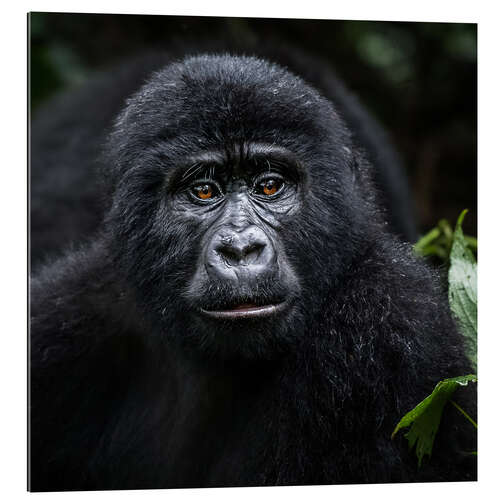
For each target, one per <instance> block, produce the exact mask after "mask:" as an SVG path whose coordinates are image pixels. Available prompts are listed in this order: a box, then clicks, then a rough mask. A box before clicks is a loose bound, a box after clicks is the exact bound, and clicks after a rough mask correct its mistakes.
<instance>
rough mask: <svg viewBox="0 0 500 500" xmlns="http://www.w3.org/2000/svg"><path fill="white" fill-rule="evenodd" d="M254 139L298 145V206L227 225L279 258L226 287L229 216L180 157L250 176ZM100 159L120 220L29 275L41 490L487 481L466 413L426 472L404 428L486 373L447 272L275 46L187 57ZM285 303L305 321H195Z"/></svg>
mask: <svg viewBox="0 0 500 500" xmlns="http://www.w3.org/2000/svg"><path fill="white" fill-rule="evenodd" d="M252 144H261V145H262V144H265V145H271V146H273V147H279V148H284V149H286V150H288V151H289V152H291V153H292V154H293V155H294V158H296V161H297V165H299V166H300V168H299V170H300V169H302V170H301V172H302V173H299V174H297V182H296V191H294V193H295V194H294V196H296V198H294V204H293V206H292V207H286V210H285V209H283V210H277V208H280V206H279V204H278V205H275V206H274V207H275V208H273V210H275V211H274V212H273V213H272V214H271V215H269V217H267V216H262V217H261V219H262V220H261V222H257V218H255V213H254V212H252V211H251V210H250V209H247V208H245V209H243V208H241V209H239V210H241V212H236V213H235V212H234V211H233V212H231V213H229V214H226V215H224V217H226V218H219V219H217V221H218V222H217V224H219V223H220V221H221V220H222V221H225V222H224V225H225V224H226V223H227V224H233V223H235V219H236V218H238V217H240V218H244V219H245V221H246V223H250V222H249V221H251V223H252V224H257V223H260V224H262V227H263V228H264V229H265V231H266V234H267V235H268V236H269V238H270V240H271V241H272V242H273V243H272V244H273V248H275V251H276V259H277V262H278V264H277V266H278V267H277V268H276V269H274V268H272V269H269V276H268V277H267V278H266V277H265V276H261V275H258V276H253V277H252V276H250V278H248V280H247V281H241V287H238V286H236V285H235V284H234V283H230V282H224V281H217V280H214V281H210V280H208V281H207V280H206V277H205V276H204V275H203V274H201V275H200V268H202V267H203V264H204V255H205V249H206V248H207V245H208V243H207V239H209V235H211V234H212V232H213V231H214V229H213V227H214V225H216V224H215V223H212V222H211V221H212V220H213V219H211V218H213V217H214V215H213V214H214V213H215V210H212V211H211V212H203V213H202V212H201V208H199V207H196V206H193V205H192V204H191V205H190V204H189V203H187V202H186V198H185V195H184V194H182V193H184V192H185V191H184V190H179V189H178V188H179V184H178V183H176V180H175V175H174V170H175V169H178V167H179V166H181V165H184V164H186V162H188V160H189V158H191V157H192V156H193V155H196V154H198V155H200V154H204V152H206V151H217V152H220V153H221V154H222V156H223V158H224V162H225V164H226V167H227V168H229V170H230V172H231V173H232V174H231V175H233V174H234V175H235V176H236V175H237V174H236V173H235V172H239V169H240V167H239V165H240V164H244V163H245V161H247V155H248V154H249V150H250V149H251V145H252ZM103 163H104V164H105V166H106V170H105V185H106V189H107V191H105V192H107V193H109V195H108V196H107V197H106V198H105V199H104V200H103V205H102V206H103V207H104V208H103V213H105V214H106V217H105V220H104V222H103V225H102V226H101V228H100V229H99V231H98V232H97V233H96V234H95V235H94V236H93V237H92V238H89V241H88V242H87V243H86V244H85V245H82V246H81V248H80V249H78V250H71V251H68V252H66V255H65V256H64V257H62V258H60V259H59V260H56V261H55V262H54V263H53V264H51V265H46V266H43V267H41V268H40V271H39V272H38V274H37V275H36V277H34V278H33V280H32V290H31V317H32V324H31V346H30V348H31V389H30V390H31V420H30V423H31V463H30V471H31V484H30V488H31V489H32V490H36V491H45V490H73V489H110V488H165V487H198V486H251V485H276V484H331V483H366V482H393V481H418V480H422V481H429V480H430V481H439V480H471V479H474V478H475V462H474V458H473V457H472V456H471V455H468V454H467V453H466V452H467V451H471V450H472V449H474V446H475V444H474V440H473V439H468V435H469V433H468V431H469V429H468V428H467V427H466V426H467V425H468V423H467V422H465V423H463V422H462V420H460V418H461V416H459V415H458V416H457V415H456V412H455V413H453V412H449V414H447V415H446V416H445V418H446V423H445V424H444V425H443V428H442V431H441V432H440V434H439V436H438V439H437V442H436V449H435V452H434V454H433V457H432V459H431V460H430V461H429V460H426V461H425V462H424V465H423V467H422V468H421V469H418V467H417V464H416V459H415V457H414V455H413V453H409V452H408V450H407V449H406V448H407V445H406V441H404V439H403V438H402V437H401V436H398V438H397V439H396V440H394V441H391V439H390V434H391V432H392V430H393V428H394V426H395V425H396V423H397V422H398V420H399V418H400V417H401V416H402V415H403V414H404V413H405V412H406V411H408V410H409V409H411V408H412V407H413V406H414V405H415V404H417V403H418V402H419V401H420V400H421V399H423V398H424V397H425V396H426V395H427V394H428V393H429V392H430V391H431V390H432V388H433V386H434V385H435V384H436V383H437V382H438V381H439V380H441V379H443V378H445V377H452V376H457V375H462V374H466V373H469V372H470V366H469V364H468V362H467V360H466V359H465V356H464V353H463V346H462V338H461V337H460V335H459V334H458V332H457V331H456V328H455V326H454V324H453V321H452V320H451V317H450V314H449V310H448V306H447V301H446V297H445V296H444V294H443V293H442V292H441V290H440V289H439V285H438V281H437V277H436V276H435V275H434V273H433V272H432V271H431V270H430V269H429V268H428V267H427V266H426V265H425V264H424V263H422V262H421V261H419V260H418V259H416V258H415V257H414V255H413V254H412V250H411V247H410V246H409V245H408V244H405V243H401V242H400V241H399V240H398V239H397V238H396V237H395V236H393V235H392V234H391V233H390V232H389V231H388V229H387V225H386V224H385V222H384V215H383V214H382V213H381V210H380V208H379V202H378V201H377V199H376V198H377V197H376V194H375V189H374V188H373V184H372V181H371V175H372V172H371V170H372V166H371V163H370V162H369V161H368V159H367V158H366V157H365V155H364V153H363V151H362V150H361V149H360V148H359V147H358V145H357V142H356V141H355V139H354V138H353V134H352V132H351V130H350V129H349V128H348V126H347V125H346V123H345V122H344V120H343V119H342V118H341V116H340V114H339V113H338V112H337V110H336V108H335V107H334V106H333V105H332V104H331V103H330V102H329V101H328V100H326V99H325V98H323V97H321V96H320V95H319V94H318V93H317V92H316V91H315V90H314V89H313V88H312V87H310V86H308V85H307V84H305V83H304V82H303V81H302V80H301V79H300V78H298V77H295V76H293V75H292V74H290V73H289V72H287V71H285V70H283V69H282V68H280V67H278V66H275V65H272V64H270V63H267V62H265V61H263V60H260V59H255V58H241V57H230V56H200V57H194V58H190V59H187V60H184V61H183V62H181V63H176V64H171V65H169V66H167V67H166V68H165V69H163V70H161V71H160V72H158V73H156V74H155V75H154V76H153V77H152V78H151V79H150V81H149V82H148V83H147V84H146V85H145V86H144V87H143V88H142V89H141V90H140V91H139V92H137V93H136V94H135V95H134V96H133V97H132V98H130V99H129V100H128V102H127V105H126V107H125V109H124V110H123V112H122V113H121V114H120V116H119V117H118V119H117V120H116V123H115V126H114V128H113V131H112V133H111V135H110V138H109V141H108V144H107V147H106V154H105V156H104V161H103ZM288 169H290V170H292V169H291V166H290V165H287V167H286V169H285V170H288ZM238 175H239V174H238ZM294 178H295V177H294ZM179 193H180V194H179ZM277 203H279V202H277ZM276 207H277V208H276ZM259 220H260V219H259ZM227 221H229V222H227ZM210 237H211V236H210ZM278 271H279V272H278ZM271 278H272V279H271ZM282 295H287V297H289V298H291V299H290V300H291V305H290V307H289V308H288V309H287V311H286V313H283V314H281V315H277V316H275V317H271V318H262V319H260V320H259V321H256V320H248V322H241V321H237V322H232V321H222V322H217V321H216V320H212V319H210V318H208V319H207V318H204V317H203V316H200V314H199V313H198V311H199V307H203V306H206V305H207V304H208V305H210V306H211V307H217V306H218V305H221V304H222V305H225V304H230V303H232V301H234V302H235V303H238V301H239V302H247V301H250V300H251V301H255V302H256V303H259V301H263V303H266V301H270V300H275V299H276V297H281V296H282ZM276 300H277V299H276ZM472 400H473V397H469V398H468V400H467V401H464V402H463V404H465V406H466V407H467V408H468V409H470V405H471V404H472ZM472 406H473V405H472Z"/></svg>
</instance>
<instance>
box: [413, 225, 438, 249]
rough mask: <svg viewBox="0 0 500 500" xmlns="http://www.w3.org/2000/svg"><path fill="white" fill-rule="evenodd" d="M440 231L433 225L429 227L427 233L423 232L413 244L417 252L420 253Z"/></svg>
mask: <svg viewBox="0 0 500 500" xmlns="http://www.w3.org/2000/svg"><path fill="white" fill-rule="evenodd" d="M440 234H441V231H440V230H439V228H437V227H435V228H433V229H431V230H430V231H429V232H428V233H427V234H424V236H422V237H421V238H420V239H419V240H418V241H417V242H416V243H415V245H414V249H415V251H416V252H417V253H422V252H424V251H425V248H426V247H427V246H428V245H430V244H431V243H432V242H433V241H434V240H436V239H437V238H439V235H440Z"/></svg>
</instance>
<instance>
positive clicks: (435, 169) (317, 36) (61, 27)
mask: <svg viewBox="0 0 500 500" xmlns="http://www.w3.org/2000/svg"><path fill="white" fill-rule="evenodd" d="M207 39H210V40H215V39H221V40H225V42H227V43H228V44H229V45H230V44H231V43H234V44H242V43H245V44H248V43H251V44H254V45H255V44H256V45H259V44H263V45H269V44H272V43H275V42H276V41H278V40H279V41H281V42H284V43H289V44H291V45H293V46H295V47H299V48H302V49H304V50H306V51H308V52H310V53H312V54H315V55H317V56H320V57H321V58H322V59H324V60H325V61H327V62H328V63H330V64H331V65H332V66H333V67H334V68H335V71H336V72H337V74H338V75H339V76H340V77H341V78H342V79H343V80H344V82H345V84H346V85H347V87H348V88H349V89H351V90H352V91H353V92H354V93H355V94H357V95H358V97H359V98H360V99H361V101H362V102H363V103H364V104H365V105H366V106H367V107H368V108H369V109H370V110H371V112H372V113H373V114H374V115H375V116H376V117H377V118H378V119H379V121H380V122H381V123H382V124H383V125H384V126H385V128H386V129H387V131H388V133H389V135H390V137H391V139H392V141H393V142H394V144H395V146H396V149H397V150H398V151H399V153H400V154H401V156H402V158H403V161H404V164H405V167H406V169H407V173H408V176H409V180H410V184H411V188H412V191H413V195H414V198H415V206H416V211H417V216H418V222H419V229H420V231H421V232H424V231H426V230H427V229H429V228H431V227H433V226H434V225H435V224H436V223H437V221H438V220H439V219H441V218H447V219H448V220H450V221H451V222H452V224H454V222H455V220H456V218H457V217H458V215H459V213H460V212H461V210H462V209H463V208H469V209H470V213H469V215H468V216H467V218H466V220H465V224H464V229H465V232H466V233H469V234H472V235H476V233H477V168H476V166H477V165H476V162H477V153H476V144H477V61H476V53H477V26H476V25H475V24H452V23H413V22H411V23H408V22H380V21H377V22H368V21H316V20H300V19H252V18H217V17H178V16H135V15H133V16H132V15H112V14H52V13H50V14H48V13H34V14H32V15H31V105H32V110H33V111H34V112H35V113H36V109H37V107H38V106H39V105H40V104H41V103H42V102H44V101H45V100H47V99H48V98H49V97H50V96H51V95H53V94H54V93H55V92H57V91H58V90H60V89H63V88H67V87H69V86H71V85H78V84H80V83H82V82H83V81H85V79H86V78H87V77H88V75H89V74H90V73H91V72H93V71H95V70H98V69H101V68H107V67H109V66H110V65H112V64H113V63H115V62H118V61H120V60H123V59H124V58H128V57H130V56H131V55H133V54H136V53H139V52H141V51H143V50H145V49H151V48H158V49H165V48H166V49H168V48H169V46H173V45H178V44H179V43H180V44H182V43H188V42H190V43H194V44H196V45H197V46H198V47H201V48H203V44H202V43H200V41H203V40H207Z"/></svg>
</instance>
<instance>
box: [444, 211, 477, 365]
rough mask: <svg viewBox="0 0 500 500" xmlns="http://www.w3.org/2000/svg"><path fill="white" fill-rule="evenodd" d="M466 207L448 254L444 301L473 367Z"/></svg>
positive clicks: (472, 271) (473, 280) (473, 286)
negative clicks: (448, 267) (448, 306)
mask: <svg viewBox="0 0 500 500" xmlns="http://www.w3.org/2000/svg"><path fill="white" fill-rule="evenodd" d="M466 213H467V210H464V211H463V212H462V213H461V214H460V217H459V218H458V221H457V226H456V228H455V233H454V235H453V245H452V247H451V253H450V270H449V271H448V282H449V289H448V300H449V302H450V309H451V311H452V313H453V315H454V316H455V318H456V319H457V322H458V325H459V328H460V331H461V332H462V334H463V335H464V336H465V338H466V342H467V344H466V353H467V356H468V357H469V359H470V360H471V362H472V364H473V366H474V368H476V367H477V263H476V259H475V258H474V255H473V253H472V251H471V250H470V248H469V246H468V242H467V240H466V239H465V237H464V233H463V231H462V222H463V220H464V217H465V214H466Z"/></svg>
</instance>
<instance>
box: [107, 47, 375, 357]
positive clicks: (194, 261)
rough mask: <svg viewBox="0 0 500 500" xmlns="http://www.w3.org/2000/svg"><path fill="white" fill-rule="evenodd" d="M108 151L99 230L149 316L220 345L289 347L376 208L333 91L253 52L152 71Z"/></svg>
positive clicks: (166, 330)
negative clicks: (106, 207)
mask: <svg viewBox="0 0 500 500" xmlns="http://www.w3.org/2000/svg"><path fill="white" fill-rule="evenodd" d="M107 164H108V165H109V166H110V174H109V175H110V182H111V185H112V186H113V189H112V193H111V200H112V202H111V203H112V206H111V209H110V211H109V216H108V218H107V224H106V227H107V235H108V237H109V238H110V240H111V246H112V249H113V255H114V256H115V259H116V262H117V264H118V266H119V268H120V269H121V270H122V272H123V273H124V274H125V276H126V281H127V282H129V283H132V284H133V286H134V290H135V293H136V294H137V297H138V300H139V303H140V304H141V307H142V309H143V311H144V313H145V315H146V317H147V318H148V319H149V320H150V321H151V323H152V324H153V325H154V330H155V331H156V332H157V335H160V336H163V335H167V336H169V335H170V336H175V337H176V339H175V340H177V341H180V342H181V343H185V342H187V343H189V345H190V346H193V345H195V346H197V347H198V348H200V349H202V350H203V352H204V353H211V354H214V355H217V356H223V357H225V358H228V357H236V358H242V357H243V358H268V357H273V356H275V355H276V354H278V353H280V352H283V351H284V350H287V349H290V348H291V347H293V346H297V345H298V341H300V336H301V335H304V333H303V332H305V331H309V332H311V330H312V328H311V326H312V325H314V324H315V322H316V321H317V320H318V317H320V316H321V314H322V313H321V311H323V310H324V305H323V302H324V300H327V299H328V296H329V294H330V293H332V292H333V291H334V290H335V287H336V286H339V282H340V279H341V278H342V275H343V274H344V273H346V272H347V270H348V267H349V262H350V260H351V259H353V258H355V256H356V254H357V253H358V252H359V251H361V249H362V241H363V237H364V236H365V234H364V233H365V232H366V231H367V230H368V229H367V224H366V221H367V220H368V219H369V218H370V217H371V218H372V219H373V217H374V212H375V211H374V210H373V208H372V207H373V205H372V204H371V202H370V201H369V196H366V195H365V194H364V193H365V192H366V190H364V188H363V186H364V185H365V183H366V182H367V181H366V174H365V173H364V167H365V166H366V165H365V162H364V161H363V159H362V157H361V155H360V154H359V152H358V151H356V150H355V147H354V146H353V144H352V141H351V137H350V134H349V132H348V130H347V128H346V126H345V125H344V122H343V121H342V119H341V118H340V116H339V115H338V113H337V112H336V111H335V109H334V108H333V106H332V104H331V103H330V102H329V101H327V100H326V99H324V98H323V97H321V96H320V95H319V94H318V93H317V92H316V91H315V90H313V89H312V88H311V87H309V86H308V85H307V84H306V83H305V82H304V81H303V80H301V79H300V78H298V77H296V76H294V75H292V74H290V73H289V72H288V71H286V70H285V69H283V68H281V67H278V66H276V65H273V64H270V63H268V62H265V61H263V60H260V59H256V58H250V57H231V56H200V57H194V58H190V59H187V60H185V61H183V62H181V63H176V64H171V65H170V66H168V67H167V68H165V69H164V70H162V71H160V72H158V73H156V74H155V75H154V76H153V78H152V79H150V81H149V82H148V83H147V84H146V85H145V86H144V87H143V88H142V89H141V90H140V91H139V92H138V93H136V94H135V95H134V96H133V97H132V98H131V99H129V101H128V103H127V106H126V108H125V110H124V111H123V112H122V114H121V115H120V116H119V118H118V120H117V121H116V123H115V128H114V131H113V133H112V134H111V138H110V141H109V144H108V148H107ZM371 222H372V223H373V220H372V221H371ZM306 326H307V328H305V327H306ZM172 332H175V335H174V334H173V333H172ZM309 334H310V333H309Z"/></svg>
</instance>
